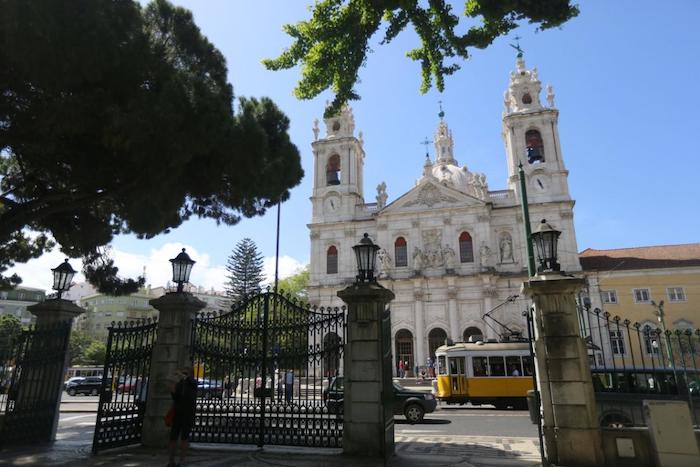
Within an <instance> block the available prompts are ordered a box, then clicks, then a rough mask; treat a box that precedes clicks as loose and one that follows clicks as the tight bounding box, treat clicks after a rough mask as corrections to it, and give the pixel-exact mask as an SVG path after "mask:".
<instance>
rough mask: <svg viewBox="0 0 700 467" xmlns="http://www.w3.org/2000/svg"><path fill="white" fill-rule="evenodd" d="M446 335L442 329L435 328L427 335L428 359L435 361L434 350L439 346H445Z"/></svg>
mask: <svg viewBox="0 0 700 467" xmlns="http://www.w3.org/2000/svg"><path fill="white" fill-rule="evenodd" d="M446 340H447V333H446V332H445V330H444V329H441V328H435V329H433V330H431V331H430V332H429V333H428V353H429V354H430V358H432V359H433V361H434V360H435V350H436V349H437V348H438V347H440V346H441V345H445V341H446Z"/></svg>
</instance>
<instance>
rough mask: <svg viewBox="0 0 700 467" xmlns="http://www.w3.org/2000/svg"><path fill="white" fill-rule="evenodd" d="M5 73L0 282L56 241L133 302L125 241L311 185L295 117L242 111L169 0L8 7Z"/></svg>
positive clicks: (254, 211)
mask: <svg viewBox="0 0 700 467" xmlns="http://www.w3.org/2000/svg"><path fill="white" fill-rule="evenodd" d="M0 63H2V66H1V67H0V89H2V94H0V286H3V287H8V286H14V285H16V284H18V283H20V282H21V278H19V277H17V276H16V275H13V276H12V277H4V276H3V275H2V274H3V273H4V272H6V271H7V269H8V268H10V267H12V266H13V265H14V264H15V263H16V262H26V261H27V260H29V259H30V258H34V257H38V256H40V255H41V254H42V253H44V252H45V251H47V250H49V249H50V248H51V247H52V246H53V241H54V240H55V242H57V243H58V244H59V245H60V248H61V251H62V252H64V253H65V254H66V255H67V256H69V257H74V258H76V257H83V259H84V272H85V274H86V276H87V278H88V280H89V281H90V282H91V283H93V285H96V286H97V287H98V290H99V291H100V292H102V293H109V294H119V293H130V292H133V291H135V290H137V289H138V287H139V286H140V285H141V284H142V282H143V278H140V280H128V281H125V280H121V279H118V278H117V272H118V271H117V269H116V267H115V265H114V263H113V261H112V260H111V259H110V258H109V257H108V256H106V255H105V254H104V250H103V247H104V246H105V245H107V244H109V242H110V241H111V240H112V239H113V237H114V236H115V235H117V234H123V233H132V234H135V235H136V236H138V237H139V238H151V237H154V236H155V235H158V234H160V233H163V232H168V231H169V229H172V228H174V227H177V226H179V225H180V224H181V223H182V222H184V221H186V220H188V219H189V218H191V217H192V216H196V217H200V218H210V219H214V220H215V221H216V222H217V223H223V224H227V225H232V224H235V223H237V222H238V221H240V219H241V218H242V217H252V216H255V215H260V214H262V213H264V212H265V210H266V208H268V207H270V206H272V205H273V204H275V203H276V202H277V201H279V200H285V199H286V198H288V197H289V189H290V188H292V187H294V186H295V185H297V184H298V183H299V182H300V180H301V178H302V176H303V170H302V168H301V162H300V157H299V152H298V150H297V148H296V147H295V146H294V144H292V142H291V141H290V138H289V134H288V128H289V120H288V118H287V117H286V116H285V115H284V114H283V113H282V112H281V111H280V109H278V108H277V106H276V105H275V104H274V103H273V102H272V101H271V100H270V99H268V98H260V99H254V98H239V99H238V100H237V101H236V102H234V94H233V89H232V86H231V85H230V84H229V83H228V82H227V79H226V76H227V67H226V61H225V59H224V57H223V55H222V54H221V52H220V51H219V50H217V49H216V47H214V45H212V44H211V43H210V42H209V41H208V40H207V39H206V37H204V36H203V35H202V34H201V32H200V30H199V28H198V27H197V25H196V24H195V22H194V20H193V18H192V14H191V13H190V12H189V11H187V10H185V9H183V8H177V7H174V6H173V5H171V4H170V3H168V2H167V1H166V0H155V1H153V2H152V3H150V4H149V5H147V6H146V7H141V6H140V5H139V4H138V3H137V2H135V1H131V0H120V1H112V0H55V1H44V0H0Z"/></svg>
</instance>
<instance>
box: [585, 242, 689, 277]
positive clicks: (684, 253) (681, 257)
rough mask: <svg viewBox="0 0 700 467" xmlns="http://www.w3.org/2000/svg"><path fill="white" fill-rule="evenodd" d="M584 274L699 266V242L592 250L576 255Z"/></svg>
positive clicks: (587, 249)
mask: <svg viewBox="0 0 700 467" xmlns="http://www.w3.org/2000/svg"><path fill="white" fill-rule="evenodd" d="M579 259H580V260H581V267H582V268H583V270H584V271H591V270H598V271H600V270H605V271H609V270H612V269H652V268H680V267H685V266H700V243H686V244H683V245H659V246H643V247H638V248H618V249H614V250H594V249H593V248H586V249H585V250H583V251H582V252H581V253H579Z"/></svg>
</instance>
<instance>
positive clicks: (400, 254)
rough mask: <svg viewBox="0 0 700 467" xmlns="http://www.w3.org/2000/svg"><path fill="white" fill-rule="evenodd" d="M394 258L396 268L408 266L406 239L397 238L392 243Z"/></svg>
mask: <svg viewBox="0 0 700 467" xmlns="http://www.w3.org/2000/svg"><path fill="white" fill-rule="evenodd" d="M394 258H396V267H397V268H400V267H405V266H408V246H407V245H406V239H405V238H403V237H399V238H397V239H396V241H395V242H394Z"/></svg>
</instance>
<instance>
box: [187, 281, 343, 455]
mask: <svg viewBox="0 0 700 467" xmlns="http://www.w3.org/2000/svg"><path fill="white" fill-rule="evenodd" d="M344 342H345V310H344V309H340V308H337V307H336V308H309V307H308V305H304V304H301V303H298V302H297V301H296V300H295V299H294V298H293V297H291V296H289V295H285V294H284V293H275V292H270V291H267V292H265V293H262V294H259V295H257V296H255V297H252V298H251V299H250V300H248V301H246V302H245V303H242V304H238V305H235V306H234V307H233V308H232V310H231V311H230V312H227V313H224V314H213V315H206V316H205V317H199V318H197V319H196V320H195V322H194V323H193V326H192V347H191V349H192V361H193V362H194V364H195V371H196V373H197V377H198V397H197V406H196V412H195V425H194V427H193V430H192V436H191V439H192V441H198V442H210V443H212V442H213V443H237V444H257V445H259V446H262V445H265V444H268V445H269V444H278V445H280V444H281V445H297V446H314V447H340V446H341V444H342V427H343V413H342V408H338V407H328V406H327V404H326V401H325V400H324V389H325V388H326V387H327V386H328V384H329V383H330V381H331V379H332V378H333V377H334V376H338V375H341V374H342V356H343V345H344Z"/></svg>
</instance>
